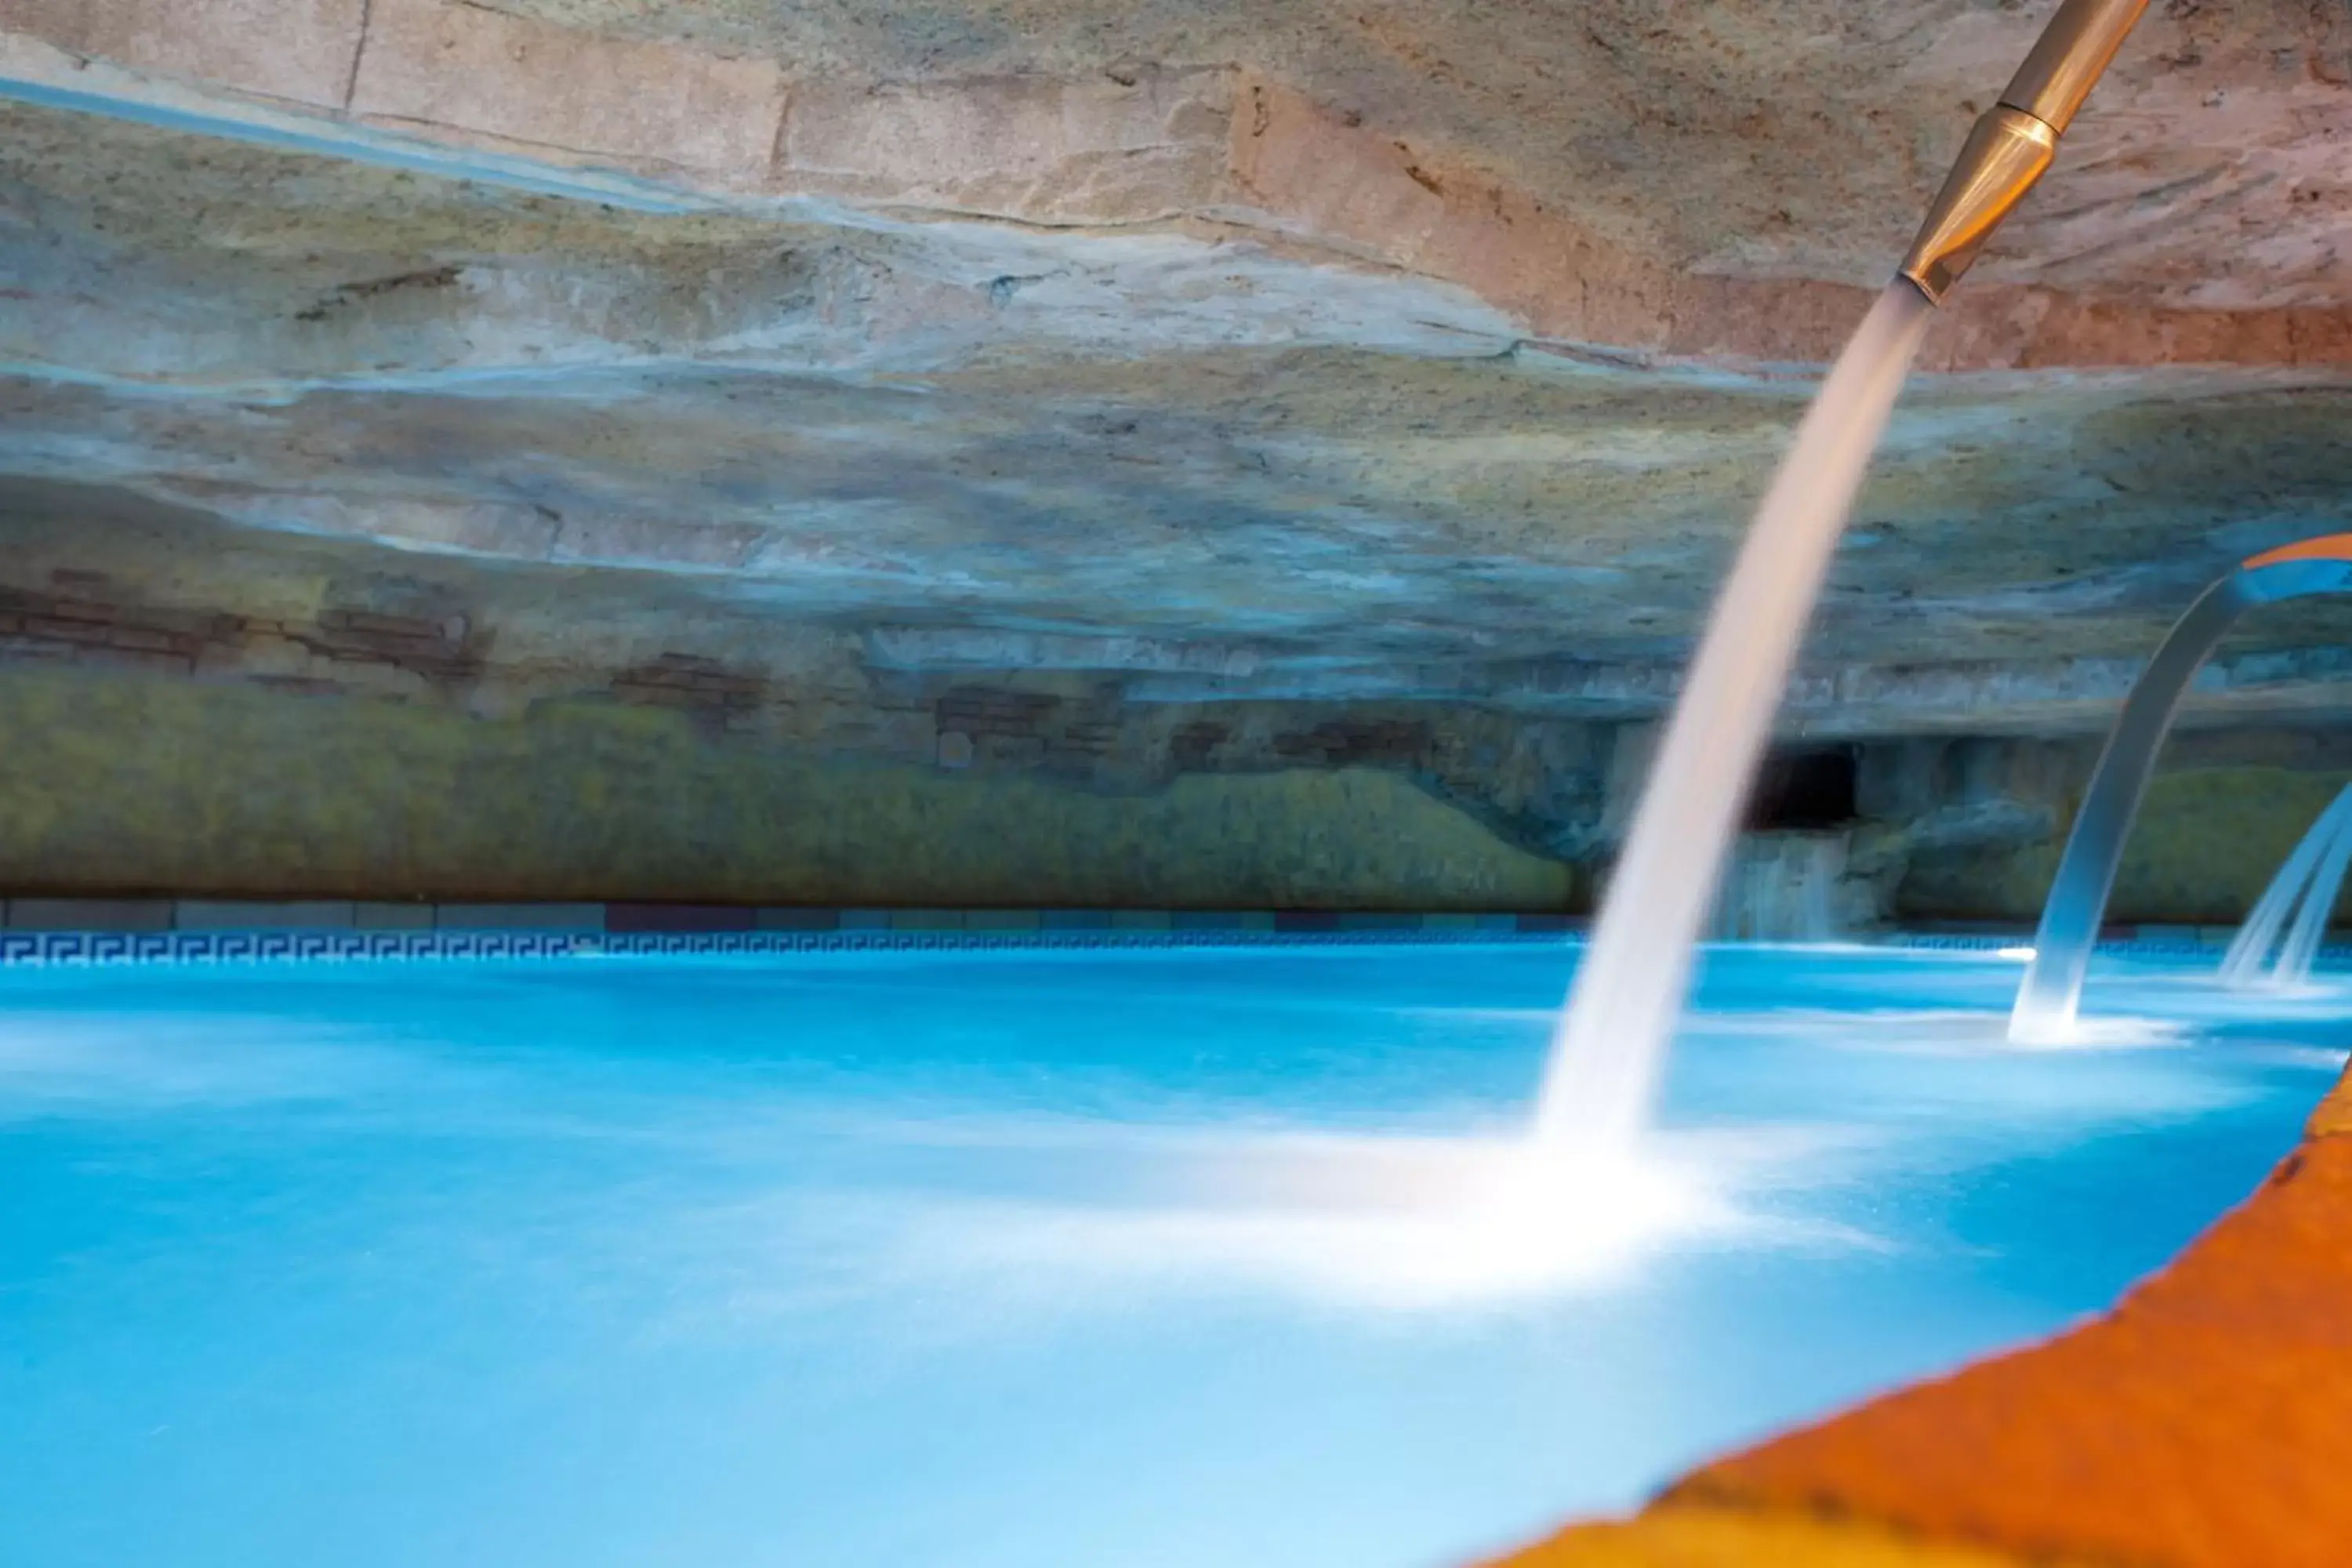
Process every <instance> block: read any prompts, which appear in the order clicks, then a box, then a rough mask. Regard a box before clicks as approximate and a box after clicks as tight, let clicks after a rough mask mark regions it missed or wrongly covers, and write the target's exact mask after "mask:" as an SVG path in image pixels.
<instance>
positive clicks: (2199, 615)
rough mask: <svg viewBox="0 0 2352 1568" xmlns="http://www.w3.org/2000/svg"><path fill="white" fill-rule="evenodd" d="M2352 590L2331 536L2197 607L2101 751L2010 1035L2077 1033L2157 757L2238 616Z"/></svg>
mask: <svg viewBox="0 0 2352 1568" xmlns="http://www.w3.org/2000/svg"><path fill="white" fill-rule="evenodd" d="M2347 588H2352V533H2330V534H2324V535H2321V536H2320V537H2318V538H2316V539H2306V540H2304V541H2302V542H2299V543H2295V544H2289V545H2284V546H2282V547H2281V548H2279V549H2277V550H2268V551H2264V552H2263V553H2262V554H2260V555H2251V556H2248V557H2247V558H2246V559H2245V560H2243V561H2241V562H2239V563H2238V564H2237V565H2236V566H2235V567H2234V568H2232V569H2231V572H2230V574H2229V575H2227V576H2225V577H2223V578H2221V580H2220V581H2219V582H2217V583H2215V584H2213V585H2212V586H2211V587H2210V588H2208V589H2206V590H2205V592H2204V593H2202V594H2200V595H2198V596H2197V602H2196V603H2195V604H2193V605H2189V612H2188V614H2186V615H2184V616H2181V617H2180V619H2179V621H2178V622H2176V623H2175V624H2174V626H2173V628H2172V630H2171V632H2170V633H2169V634H2168V636H2167V637H2165V639H2164V642H2163V643H2162V645H2161V646H2159V647H2158V648H2157V650H2156V657H2155V658H2152V659H2150V660H2149V661H2148V665H2147V669H2146V670H2144V671H2143V672H2141V675H2140V678H2139V679H2138V680H2137V681H2136V682H2135V683H2134V684H2133V686H2132V689H2131V691H2130V694H2129V695H2127V696H2126V698H2125V699H2124V707H2123V711H2122V712H2121V713H2120V714H2118V715H2116V727H2115V729H2114V730H2113V731H2111V732H2110V733H2109V734H2108V736H2107V744H2106V749H2105V751H2103V752H2100V753H2099V765H2098V768H2097V771H2095V773H2092V775H2091V787H2090V789H2089V790H2088V791H2086V792H2085V793H2084V796H2083V808H2082V810H2080V811H2079V812H2077V813H2076V814H2075V816H2074V832H2073V833H2071V834H2069V835H2068V836H2067V839H2066V853H2065V855H2064V856H2063V858H2061V859H2060V860H2059V862H2058V875H2057V877H2056V878H2055V879H2053V881H2052V882H2051V884H2050V900H2049V902H2047V903H2045V904H2044V905H2042V926H2041V929H2040V930H2039V931H2036V932H2035V934H2034V938H2033V961H2032V963H2031V964H2030V965H2028V966H2027V968H2026V971H2025V983H2024V984H2022V985H2021V986H2019V987H2018V991H2017V1005H2016V1006H2015V1007H2014V1008H2013V1009H2011V1013H2010V1016H2009V1037H2010V1038H2011V1040H2016V1041H2033V1040H2045V1039H2049V1038H2051V1037H2056V1036H2063V1035H2064V1034H2065V1033H2066V1032H2067V1031H2068V1030H2070V1029H2071V1028H2072V1027H2073V1026H2074V1012H2075V1008H2076V1007H2077V1005H2079V1004H2080V1003H2081V1001H2082V995H2083V975H2084V971H2086V970H2087V969H2089V967H2090V964H2091V948H2092V946H2093V944H2094V943H2095V942H2097V941H2098V936H2099V921H2100V918H2101V917H2102V916H2104V915H2105V913H2106V910H2107V895H2108V894H2109V893H2110V892H2112V891H2113V890H2114V889H2115V885H2116V868H2117V867H2118V866H2120V865H2121V864H2122V862H2123V854H2124V840H2125V839H2126V838H2127V837H2130V835H2131V827H2132V822H2133V820H2134V819H2135V818H2136V817H2137V816H2138V815H2139V806H2140V801H2141V800H2142V799H2143V798H2144V797H2145V796H2146V795H2147V783H2148V778H2149V775H2150V774H2151V773H2154V772H2155V769H2156V756H2157V752H2158V751H2159V750H2160V749H2162V747H2163V745H2164V738H2165V736H2166V735H2167V734H2168V733H2170V732H2171V730H2172V721H2173V718H2174V716H2175V715H2177V714H2178V713H2179V711H2180V702H2181V699H2182V698H2184V697H2186V696H2187V695H2188V692H2189V681H2190V680H2192V679H2195V678H2196V675H2197V672H2198V670H2200V669H2201V668H2204V664H2205V661H2206V659H2207V658H2210V657H2211V655H2212V652H2213V649H2214V647H2215V646H2216V645H2217V644H2219V643H2220V642H2221V638H2222V637H2223V636H2224V635H2225V634H2227V633H2228V631H2229V629H2230V628H2231V626H2234V625H2236V624H2237V620H2238V617H2239V616H2242V615H2244V614H2245V613H2246V612H2247V611H2248V610H2251V609H2252V608H2253V607H2254V606H2255V605H2270V604H2276V603H2277V602H2279V601H2280V600H2282V599H2301V598H2306V597H2309V596H2310V595H2315V594H2337V593H2342V592H2344V591H2345V590H2346V589H2347Z"/></svg>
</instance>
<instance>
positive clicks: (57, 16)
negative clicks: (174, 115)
mask: <svg viewBox="0 0 2352 1568" xmlns="http://www.w3.org/2000/svg"><path fill="white" fill-rule="evenodd" d="M374 3H377V0H0V28H5V29H7V30H9V31H11V32H21V33H25V34H27V35H30V36H31V37H37V38H42V39H46V40H47V41H48V42H50V43H53V44H55V45H57V46H58V47H61V48H65V49H68V50H71V51H72V52H73V53H75V54H78V55H89V56H96V57H99V58H104V59H108V60H110V61H113V62H115V63H116V64H119V65H124V66H129V67H131V68H132V69H134V70H141V71H149V72H152V73H154V74H157V75H160V76H166V77H175V78H179V79H184V80H192V81H200V82H216V83H218V84H220V85H221V86H223V87H226V88H231V89H236V90H237V91H239V92H247V93H252V94H255V95H257V96H258V97H262V98H273V99H284V100H289V101H290V102H293V103H299V104H304V105H309V106H311V107H314V108H322V109H340V108H341V107H342V106H343V103H344V100H345V99H346V98H347V97H348V96H349V94H350V91H351V82H352V62H353V61H354V60H355V59H356V58H358V55H359V49H360V38H361V36H362V29H363V28H365V27H366V26H367V25H368V19H369V12H370V6H371V5H372V4H374ZM381 3H382V4H389V3H390V0H381Z"/></svg>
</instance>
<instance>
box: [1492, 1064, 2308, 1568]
mask: <svg viewBox="0 0 2352 1568" xmlns="http://www.w3.org/2000/svg"><path fill="white" fill-rule="evenodd" d="M2347 1476H2352V1067H2347V1069H2346V1071H2345V1074H2344V1076H2343V1077H2342V1078H2341V1079H2338V1081H2337V1082H2336V1086H2335V1087H2334V1088H2333V1089H2331V1090H2330V1091H2329V1092H2328V1094H2327V1095H2326V1097H2325V1098H2324V1099H2323V1100H2321V1101H2320V1103H2319V1105H2318V1107H2317V1108H2316V1109H2315V1110H2314V1112H2313V1113H2312V1116H2311V1118H2310V1121H2308V1122H2307V1123H2306V1126H2305V1132H2304V1136H2303V1139H2302V1141H2301V1142H2300V1143H2299V1144H2298V1145H2297V1147H2296V1148H2295V1149H2294V1151H2293V1152H2290V1153H2289V1154H2288V1155H2287V1156H2286V1158H2285V1159H2284V1160H2283V1161H2282V1162H2280V1163H2279V1165H2278V1166H2277V1167H2276V1168H2275V1169H2274V1170H2273V1172H2272V1173H2271V1174H2270V1175H2269V1177H2268V1178H2267V1179H2265V1181H2264V1182H2263V1184H2262V1186H2261V1187H2260V1188H2258V1189H2257V1190H2256V1191H2255V1192H2254V1193H2253V1194H2252V1195H2251V1196H2250V1197H2248V1198H2247V1199H2246V1200H2245V1201H2244V1202H2243V1203H2242V1204H2240V1205H2238V1206H2237V1207H2236V1208H2234V1209H2232V1210H2231V1211H2230V1212H2229V1213H2228V1214H2226V1215H2223V1216H2222V1217H2221V1219H2219V1220H2217V1221H2216V1222H2214V1224H2213V1225H2212V1226H2210V1227H2208V1228H2207V1229H2206V1230H2205V1231H2204V1232H2203V1233H2201V1234H2200V1236H2199V1237H2197V1239H2196V1240H2194V1241H2192V1242H2191V1243H2190V1244H2189V1246H2188V1247H2185V1248H2184V1249H2182V1251H2181V1252H2180V1253H2179V1256H2177V1257H2176V1258H2173V1259H2172V1261H2171V1262H2169V1263H2168V1264H2167V1265H2166V1266H2165V1267H2164V1268H2161V1269H2158V1271H2157V1272H2156V1273H2154V1274H2152V1275H2150V1276H2148V1277H2147V1279H2143V1280H2141V1281H2139V1282H2138V1283H2137V1284H2136V1285H2134V1286H2133V1287H2132V1288H2131V1289H2129V1290H2128V1291H2127V1292H2126V1294H2125V1295H2124V1297H2123V1298H2122V1299H2121V1300H2119V1301H2118V1302H2117V1303H2116V1305H2115V1306H2114V1307H2112V1308H2110V1309H2109V1310H2107V1311H2105V1313H2102V1314H2100V1315H2098V1316H2097V1317H2095V1318H2093V1319H2091V1320H2089V1321H2086V1322H2084V1323H2082V1324H2080V1325H2078V1326H2076V1327H2075V1328H2073V1329H2070V1330H2068V1331H2064V1332H2063V1333H2060V1334H2058V1335H2055V1336H2053V1337H2052V1338H2050V1339H2047V1340H2043V1341H2041V1342H2036V1343H2033V1344H2030V1345H2027V1346H2023V1347H2021V1348H2018V1349H2013V1350H2010V1351H2006V1352H1998V1353H1996V1354H1994V1355H1991V1356H1989V1357H1986V1358H1985V1359H1983V1360H1980V1361H1978V1362H1975V1363H1971V1364H1970V1365H1969V1366H1967V1367H1964V1368H1962V1369H1961V1370H1959V1371H1958V1372H1957V1373H1951V1374H1949V1375H1948V1376H1944V1377H1938V1378H1931V1379H1928V1380H1926V1381H1923V1382H1920V1383H1916V1384H1909V1385H1907V1386H1905V1387H1902V1388H1898V1389H1895V1390H1893V1391H1891V1392H1889V1393H1886V1394H1881V1395H1878V1396H1876V1397H1874V1398H1873V1399H1870V1400H1867V1401H1865V1402H1864V1403H1863V1404H1861V1405H1855V1406H1853V1408H1851V1409H1849V1410H1846V1411H1844V1412H1843V1413H1841V1414H1838V1415H1832V1416H1831V1417H1829V1418H1828V1419H1826V1420H1824V1421H1822V1422H1819V1423H1817V1424H1814V1425H1811V1426H1802V1427H1798V1428H1794V1429H1792V1430H1790V1431H1789V1432H1786V1433H1784V1434H1781V1435H1780V1436H1776V1437H1772V1438H1769V1439H1768V1440H1766V1441H1765V1442H1763V1443H1762V1444H1759V1445H1758V1446H1757V1447H1752V1448H1749V1449H1747V1450H1745V1451H1742V1452H1739V1453H1736V1454H1732V1455H1729V1456H1727V1457H1725V1458H1721V1459H1718V1460H1716V1461H1713V1462H1711V1463H1709V1464H1706V1465H1705V1466H1702V1467H1701V1468H1698V1469H1696V1470H1694V1471H1693V1472H1691V1473H1690V1474H1689V1475H1687V1476H1685V1477H1684V1478H1683V1479H1680V1480H1678V1481H1675V1483H1673V1484H1672V1485H1670V1486H1669V1487H1667V1488H1666V1489H1664V1491H1663V1492H1662V1493H1661V1494H1660V1495H1659V1497H1658V1499H1657V1500H1655V1501H1654V1502H1653V1503H1652V1504H1651V1505H1650V1506H1649V1507H1648V1508H1646V1509H1644V1510H1642V1511H1641V1512H1640V1513H1638V1514H1636V1515H1633V1517H1631V1518H1630V1519H1624V1520H1613V1521H1592V1522H1587V1523H1581V1524H1577V1525H1572V1526H1570V1527H1569V1528H1568V1529H1566V1530H1564V1531H1560V1532H1559V1534H1556V1535H1554V1536H1552V1537H1550V1538H1549V1539H1548V1540H1545V1541H1542V1542H1538V1543H1537V1544H1535V1545H1533V1546H1530V1547H1528V1548H1526V1549H1524V1550H1522V1551H1520V1552H1515V1553H1512V1554H1510V1555H1508V1556H1507V1557H1504V1558H1500V1559H1496V1560H1495V1561H1494V1562H1493V1563H1490V1564H1489V1565H1488V1568H1711V1565H1715V1564H1723V1565H1726V1568H1731V1565H1739V1568H1748V1565H1755V1568H1772V1565H1777V1564H1788V1565H1790V1568H1797V1565H1800V1564H1802V1565H1805V1568H1882V1565H1883V1568H2024V1565H2025V1564H2029V1563H2030V1564H2034V1565H2037V1568H2050V1565H2053V1564H2058V1565H2066V1564H2074V1565H2090V1564H2105V1563H2133V1564H2137V1565H2141V1568H2251V1565H2252V1564H2258V1563H2259V1564H2266V1565H2273V1568H2304V1565H2305V1564H2308V1565H2310V1568H2325V1565H2334V1564H2340V1563H2343V1562H2344V1561H2345V1560H2346V1557H2347V1551H2352V1546H2347V1542H2352V1480H2347Z"/></svg>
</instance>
